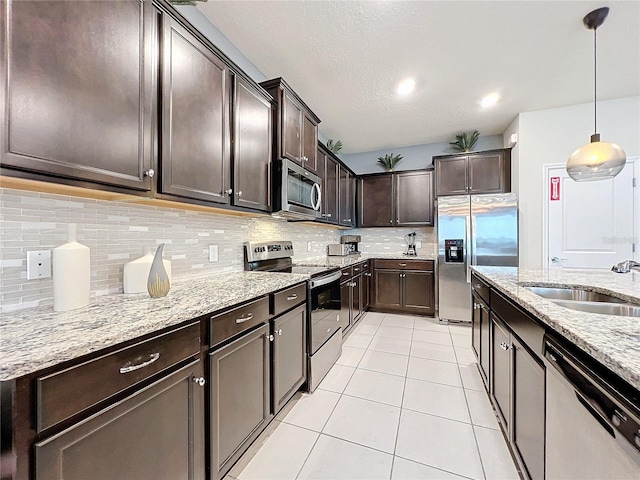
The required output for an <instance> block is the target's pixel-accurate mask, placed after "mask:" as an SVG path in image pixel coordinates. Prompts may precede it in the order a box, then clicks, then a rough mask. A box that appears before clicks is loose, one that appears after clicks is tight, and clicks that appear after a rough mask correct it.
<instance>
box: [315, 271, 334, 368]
mask: <svg viewBox="0 0 640 480" xmlns="http://www.w3.org/2000/svg"><path fill="white" fill-rule="evenodd" d="M341 276H342V272H341V271H339V270H338V271H337V272H333V273H331V274H329V275H326V276H324V277H319V278H317V279H312V280H311V281H310V282H309V287H310V291H311V305H310V311H309V323H310V325H309V329H308V332H309V353H310V354H311V355H313V354H315V353H316V352H317V351H318V349H320V347H322V345H324V344H325V343H326V342H327V340H329V338H331V336H332V335H333V334H334V333H336V331H337V330H338V329H339V328H340V305H341V298H340V277H341Z"/></svg>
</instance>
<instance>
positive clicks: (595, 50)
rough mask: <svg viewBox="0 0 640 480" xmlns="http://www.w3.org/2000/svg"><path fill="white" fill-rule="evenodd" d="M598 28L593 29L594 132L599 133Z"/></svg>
mask: <svg viewBox="0 0 640 480" xmlns="http://www.w3.org/2000/svg"><path fill="white" fill-rule="evenodd" d="M597 30H598V29H597V28H594V29H593V133H594V134H597V133H598V107H597V105H598V75H597V74H598V68H597V65H598V64H597V61H598V58H597V51H598V49H597V42H596V35H597V34H596V32H597Z"/></svg>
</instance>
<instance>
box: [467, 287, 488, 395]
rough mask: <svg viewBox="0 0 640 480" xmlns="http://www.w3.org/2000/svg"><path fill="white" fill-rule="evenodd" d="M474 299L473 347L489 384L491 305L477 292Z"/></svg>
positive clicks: (482, 372)
mask: <svg viewBox="0 0 640 480" xmlns="http://www.w3.org/2000/svg"><path fill="white" fill-rule="evenodd" d="M472 299H473V315H472V318H471V322H472V337H471V340H472V341H471V347H472V348H473V350H474V353H475V354H476V357H477V358H478V366H479V367H480V374H481V375H482V379H483V380H484V382H485V384H486V385H488V383H487V382H488V379H489V347H490V343H489V329H490V325H489V323H490V320H489V307H488V306H487V304H486V303H484V301H483V300H482V299H481V298H480V296H478V295H476V294H475V293H474V294H473V295H472Z"/></svg>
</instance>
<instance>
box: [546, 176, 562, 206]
mask: <svg viewBox="0 0 640 480" xmlns="http://www.w3.org/2000/svg"><path fill="white" fill-rule="evenodd" d="M549 200H551V201H552V202H553V201H557V200H560V177H551V184H550V185H549Z"/></svg>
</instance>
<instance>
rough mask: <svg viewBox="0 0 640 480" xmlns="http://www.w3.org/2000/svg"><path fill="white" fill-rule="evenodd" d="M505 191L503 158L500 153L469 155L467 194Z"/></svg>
mask: <svg viewBox="0 0 640 480" xmlns="http://www.w3.org/2000/svg"><path fill="white" fill-rule="evenodd" d="M509 190H510V189H509ZM506 191H508V190H505V158H504V155H503V154H502V153H491V154H487V155H482V154H478V155H469V193H500V192H506Z"/></svg>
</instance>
